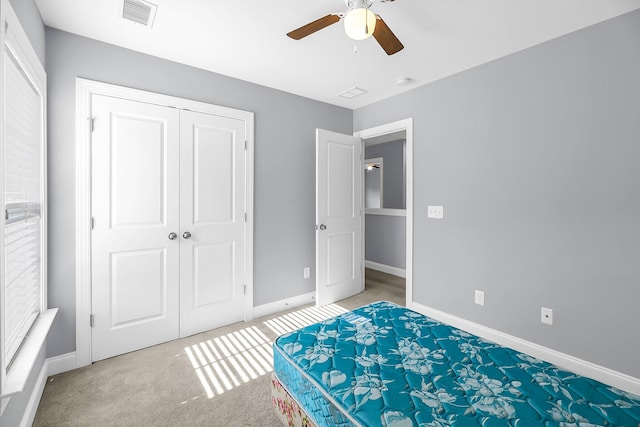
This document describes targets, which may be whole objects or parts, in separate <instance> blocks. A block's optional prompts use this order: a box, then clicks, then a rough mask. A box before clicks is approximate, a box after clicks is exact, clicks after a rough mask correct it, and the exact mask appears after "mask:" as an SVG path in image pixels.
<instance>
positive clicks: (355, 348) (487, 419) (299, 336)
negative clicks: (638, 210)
mask: <svg viewBox="0 0 640 427" xmlns="http://www.w3.org/2000/svg"><path fill="white" fill-rule="evenodd" d="M273 348H274V372H275V374H276V376H277V377H278V379H279V380H280V382H281V383H282V384H283V385H284V386H285V387H286V389H287V390H288V392H289V393H290V394H291V395H292V396H293V397H294V398H295V399H296V400H297V401H298V402H299V403H300V404H301V405H302V406H303V408H304V409H305V411H306V412H307V414H309V416H310V417H311V418H312V419H313V420H314V422H315V423H316V424H317V425H318V426H353V425H355V426H393V427H409V426H449V425H455V426H461V427H466V426H484V427H496V426H517V427H527V426H558V425H564V426H588V425H614V426H631V427H639V426H640V396H636V395H632V394H630V393H626V392H624V391H622V390H619V389H616V388H613V387H609V386H606V385H604V384H602V383H599V382H597V381H594V380H591V379H588V378H585V377H581V376H579V375H575V374H572V373H571V372H567V371H564V370H562V369H559V368H558V367H556V366H553V365H551V364H549V363H547V362H543V361H541V360H538V359H535V358H533V357H531V356H527V355H526V354H522V353H518V352H517V351H514V350H511V349H509V348H505V347H502V346H500V345H498V344H495V343H491V342H489V341H486V340H483V339H481V338H478V337H476V336H474V335H471V334H468V333H466V332H463V331H461V330H459V329H456V328H453V327H451V326H448V325H446V324H443V323H440V322H438V321H435V320H433V319H431V318H429V317H426V316H423V315H421V314H419V313H416V312H414V311H411V310H409V309H407V308H404V307H401V306H399V305H396V304H393V303H388V302H377V303H374V304H370V305H367V306H364V307H361V308H359V309H356V310H353V311H350V312H348V313H345V314H342V315H340V316H338V317H334V318H332V319H329V320H326V321H323V322H321V323H316V324H314V325H311V326H307V327H305V328H302V329H300V330H298V331H295V332H292V333H288V334H285V335H282V336H280V337H278V338H277V339H276V341H275V342H274V345H273Z"/></svg>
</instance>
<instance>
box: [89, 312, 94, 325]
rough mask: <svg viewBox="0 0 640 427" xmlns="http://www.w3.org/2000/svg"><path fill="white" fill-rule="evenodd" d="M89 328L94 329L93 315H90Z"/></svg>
mask: <svg viewBox="0 0 640 427" xmlns="http://www.w3.org/2000/svg"><path fill="white" fill-rule="evenodd" d="M89 326H91V327H92V328H93V314H90V315H89Z"/></svg>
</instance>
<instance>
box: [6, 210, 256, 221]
mask: <svg viewBox="0 0 640 427" xmlns="http://www.w3.org/2000/svg"><path fill="white" fill-rule="evenodd" d="M4 219H5V221H6V220H8V219H9V209H5V210H4ZM245 222H246V221H245Z"/></svg>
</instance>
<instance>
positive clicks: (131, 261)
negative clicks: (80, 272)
mask: <svg viewBox="0 0 640 427" xmlns="http://www.w3.org/2000/svg"><path fill="white" fill-rule="evenodd" d="M92 114H93V117H94V129H93V133H92V209H91V210H92V216H93V221H94V228H93V232H92V236H91V241H92V247H91V250H92V279H91V280H92V313H93V317H94V326H93V330H92V359H93V360H100V359H105V358H107V357H111V356H114V355H118V354H122V353H126V352H129V351H133V350H137V349H140V348H144V347H148V346H151V345H154V344H158V343H161V342H165V341H169V340H172V339H175V338H177V337H178V321H179V317H178V305H177V303H176V301H177V300H178V296H179V295H178V288H179V246H180V239H177V238H176V239H173V240H170V239H169V236H170V233H178V231H179V185H178V183H179V181H178V179H179V162H178V159H179V152H178V148H179V111H178V110H176V109H171V108H166V107H160V106H157V105H152V104H146V103H142V102H135V101H129V100H123V99H119V98H112V97H107V96H94V97H93V99H92Z"/></svg>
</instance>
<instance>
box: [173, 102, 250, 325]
mask: <svg viewBox="0 0 640 427" xmlns="http://www.w3.org/2000/svg"><path fill="white" fill-rule="evenodd" d="M181 129H182V130H181V138H180V146H181V148H180V162H181V168H180V171H181V173H180V174H181V177H180V186H181V191H180V194H181V200H180V211H181V214H180V216H181V224H180V239H181V243H180V266H181V267H180V282H181V287H180V336H188V335H192V334H195V333H199V332H202V331H205V330H208V329H213V328H216V327H219V326H222V325H227V324H229V323H233V322H237V321H241V320H242V319H243V287H244V283H245V277H244V276H245V271H246V269H245V264H246V254H245V252H246V239H245V234H246V224H245V191H246V183H245V176H246V174H245V167H246V166H245V138H246V135H245V133H246V130H245V121H244V120H238V119H233V118H229V117H222V116H216V115H212V114H204V113H197V112H193V111H182V112H181Z"/></svg>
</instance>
